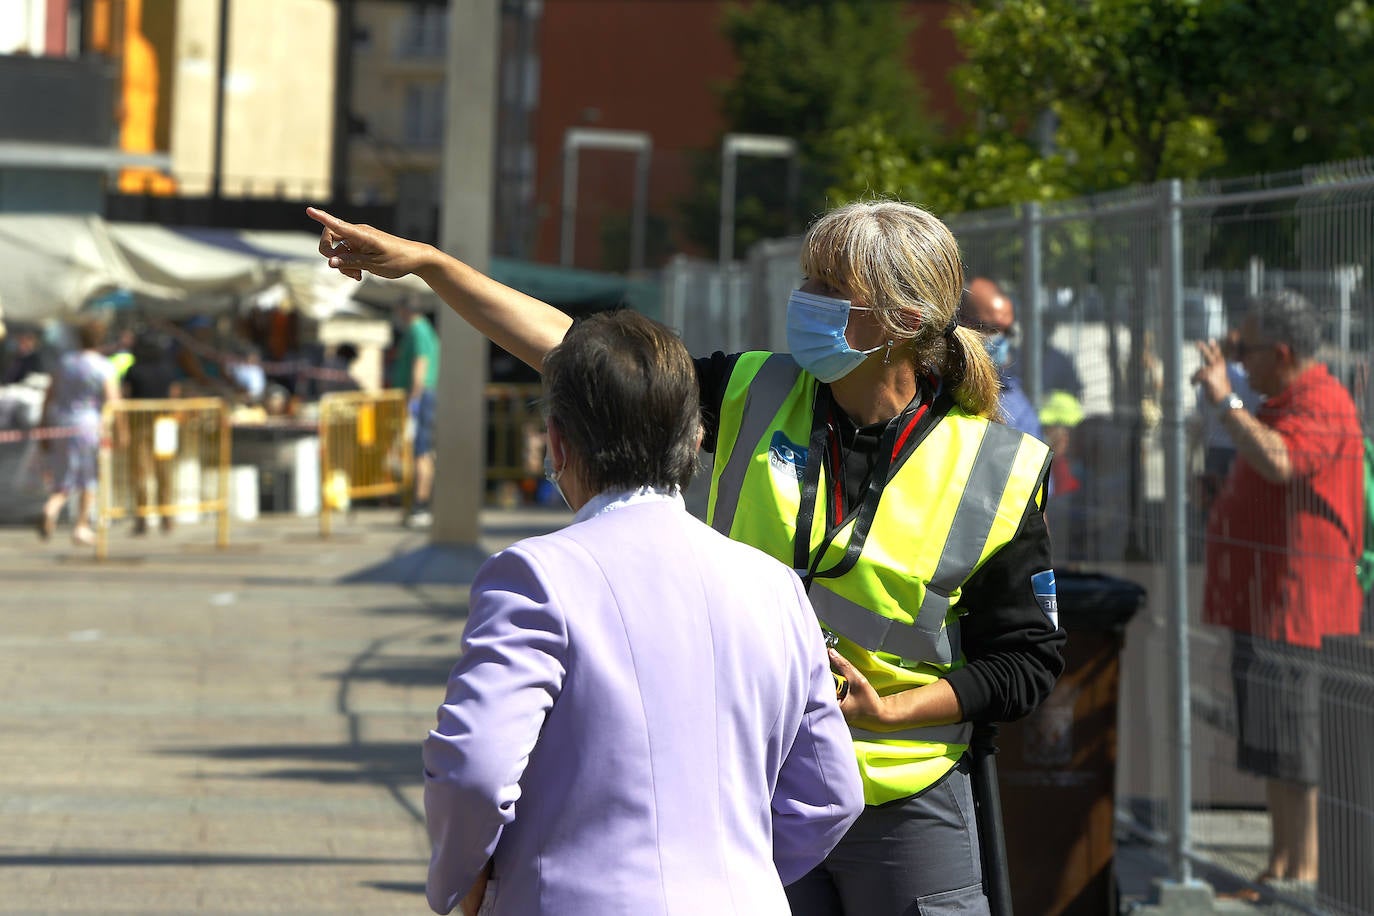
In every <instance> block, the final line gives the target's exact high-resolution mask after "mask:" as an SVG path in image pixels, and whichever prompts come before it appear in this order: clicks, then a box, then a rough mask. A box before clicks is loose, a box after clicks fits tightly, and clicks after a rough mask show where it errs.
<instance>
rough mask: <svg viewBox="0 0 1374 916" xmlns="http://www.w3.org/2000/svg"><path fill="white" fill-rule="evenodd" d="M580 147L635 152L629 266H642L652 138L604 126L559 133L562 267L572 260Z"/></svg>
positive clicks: (571, 129)
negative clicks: (561, 139) (561, 195)
mask: <svg viewBox="0 0 1374 916" xmlns="http://www.w3.org/2000/svg"><path fill="white" fill-rule="evenodd" d="M582 149H603V150H616V151H620V152H627V153H634V154H635V190H634V195H635V197H634V205H633V206H634V211H633V213H632V214H631V217H630V269H631V270H639V269H641V268H643V267H644V239H645V232H646V227H647V225H648V206H649V157H650V155H652V153H653V141H652V140H651V139H650V138H649V135H648V134H646V133H642V132H640V131H636V130H606V129H603V128H597V127H571V128H569V129H568V132H567V133H565V134H564V135H563V228H562V231H561V232H560V235H559V241H560V251H559V258H558V261H559V263H560V264H563V265H564V266H566V267H571V266H572V263H573V250H574V249H573V242H574V241H575V236H576V232H577V155H578V152H579V151H581V150H582Z"/></svg>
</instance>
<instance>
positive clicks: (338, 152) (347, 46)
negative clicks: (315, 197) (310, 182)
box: [329, 0, 357, 213]
mask: <svg viewBox="0 0 1374 916" xmlns="http://www.w3.org/2000/svg"><path fill="white" fill-rule="evenodd" d="M337 15H338V24H337V28H336V29H335V43H336V44H335V48H334V149H333V151H332V152H333V156H332V157H331V158H332V162H331V163H330V168H329V171H330V173H331V174H330V179H331V180H330V192H329V196H330V200H331V201H332V203H333V206H334V208H335V212H336V213H337V212H340V211H344V212H346V210H345V204H346V201H347V198H348V146H349V143H350V142H351V140H350V137H351V136H352V133H353V130H352V126H353V125H352V121H353V30H354V24H355V22H356V20H357V16H356V15H355V12H354V3H353V0H339V2H338V4H337Z"/></svg>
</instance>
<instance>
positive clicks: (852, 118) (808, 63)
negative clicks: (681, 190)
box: [684, 0, 938, 252]
mask: <svg viewBox="0 0 1374 916" xmlns="http://www.w3.org/2000/svg"><path fill="white" fill-rule="evenodd" d="M914 25H915V21H914V20H913V19H912V18H911V15H910V13H909V10H908V4H906V3H903V2H900V0H758V2H753V3H749V4H747V5H739V6H733V7H730V8H728V10H727V12H726V15H725V19H724V21H723V26H722V27H723V30H724V34H725V36H726V37H727V38H728V40H729V41H730V43H731V45H732V47H733V48H734V52H735V58H736V62H737V64H738V70H737V71H736V74H735V76H734V78H733V79H732V80H730V81H729V82H728V83H727V84H725V85H723V86H721V87H720V89H719V95H720V105H721V111H722V113H723V114H724V118H725V124H726V130H727V131H728V132H734V133H754V134H773V135H780V136H785V137H791V138H793V139H795V140H796V141H797V142H798V145H799V146H800V149H801V157H802V160H803V167H802V178H801V182H800V189H799V191H800V200H798V201H797V202H796V210H797V211H799V212H788V210H787V207H786V204H785V193H784V189H785V185H786V168H785V166H784V165H783V164H781V163H779V162H776V161H774V162H768V161H765V160H755V159H750V158H742V159H740V160H739V161H738V170H739V171H738V188H739V192H738V203H737V219H736V232H735V240H736V251H737V252H742V251H744V250H745V249H746V248H747V247H748V246H749V245H750V244H751V243H752V242H753V241H755V240H757V239H759V238H768V237H774V236H778V235H781V234H783V233H785V232H786V231H787V229H788V228H789V226H791V225H794V224H795V223H797V222H798V220H799V218H800V220H801V221H804V220H805V218H806V217H807V216H808V215H810V214H812V213H814V212H816V211H817V210H820V209H822V208H823V207H824V206H825V203H826V199H825V193H826V189H827V188H828V187H830V186H831V185H832V184H834V183H835V181H836V178H837V175H838V174H839V173H840V172H841V171H842V170H844V169H845V168H847V167H848V163H847V162H846V161H845V160H844V158H843V157H842V156H841V155H839V154H838V153H837V148H836V147H835V144H834V142H833V141H834V136H835V134H836V132H837V131H841V130H843V129H845V128H846V127H848V126H850V125H855V124H869V123H871V124H874V125H876V126H877V127H878V128H879V129H881V131H882V132H883V134H884V136H889V137H892V138H894V140H896V142H898V143H900V144H901V145H902V146H904V147H906V148H917V147H920V146H922V145H924V144H926V143H928V142H930V141H931V139H933V138H934V137H936V136H937V135H938V130H937V129H936V127H935V125H934V124H933V123H932V122H931V121H930V119H929V118H928V117H927V116H926V114H925V113H924V107H923V101H922V93H921V90H920V87H919V86H918V84H917V82H916V78H915V76H914V74H913V73H912V71H911V69H910V68H909V66H908V64H907V56H908V53H909V42H908V37H909V35H910V32H911V29H912V28H913V26H914ZM720 167H721V163H720V158H719V152H718V151H717V152H716V153H715V154H714V155H712V156H711V157H709V158H708V157H703V158H702V160H701V161H700V162H698V163H697V166H696V168H695V170H694V171H695V178H696V181H695V182H694V186H695V189H696V191H695V194H694V195H693V196H692V197H691V198H690V199H689V200H688V201H686V202H685V203H684V212H685V216H686V222H687V229H688V234H689V236H690V237H691V238H692V240H693V241H695V242H696V243H697V244H699V245H702V246H703V247H707V248H709V250H711V251H714V250H715V246H716V244H717V237H718V236H717V233H718V228H719V193H720V181H719V175H720Z"/></svg>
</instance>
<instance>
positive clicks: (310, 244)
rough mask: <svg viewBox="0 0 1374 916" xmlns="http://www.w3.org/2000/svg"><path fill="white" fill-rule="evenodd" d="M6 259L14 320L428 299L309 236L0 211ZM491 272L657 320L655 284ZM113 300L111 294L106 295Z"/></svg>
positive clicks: (556, 297) (571, 304) (561, 299)
mask: <svg viewBox="0 0 1374 916" xmlns="http://www.w3.org/2000/svg"><path fill="white" fill-rule="evenodd" d="M0 242H3V243H4V244H5V245H6V247H7V248H8V249H9V252H10V255H11V257H10V259H9V267H8V268H7V270H5V271H3V272H0V302H3V303H4V305H5V310H6V313H7V314H8V316H9V318H10V319H11V320H14V321H41V320H44V319H47V318H60V317H63V316H65V315H70V314H72V313H74V312H77V311H79V310H80V309H82V308H83V307H86V306H88V305H91V304H92V303H96V302H104V303H106V304H108V303H110V302H112V301H117V300H120V301H128V302H131V303H132V305H133V307H136V308H138V309H140V310H142V311H145V312H148V313H151V314H156V315H161V316H164V317H182V316H186V315H191V314H215V313H220V312H224V311H229V310H232V309H237V308H242V307H246V306H247V307H251V306H252V305H253V304H254V303H255V302H256V303H260V304H264V305H269V304H270V305H281V306H285V307H287V308H296V309H300V310H301V311H302V313H304V314H305V315H307V316H308V317H310V318H313V319H317V320H323V319H326V318H329V317H332V316H334V315H337V314H341V313H343V314H347V313H355V314H356V313H358V312H359V311H365V309H360V308H359V307H358V303H363V304H365V305H368V306H375V307H380V308H383V309H385V308H390V307H394V306H395V305H396V304H397V303H398V302H399V301H401V300H402V299H403V298H407V297H418V298H420V299H421V300H422V305H421V307H422V308H426V309H430V310H433V309H437V308H438V307H439V306H440V302H439V300H438V298H437V297H436V296H435V295H434V294H433V292H432V291H431V290H430V289H429V287H428V286H426V285H425V284H424V282H423V281H421V280H419V279H417V278H415V277H405V278H403V279H401V280H381V279H378V278H376V277H373V276H371V275H365V277H364V280H363V282H361V283H358V282H355V281H353V280H350V279H349V278H347V277H345V276H343V275H342V274H340V273H339V272H338V271H336V270H332V269H330V268H329V266H328V265H327V264H326V262H325V260H324V258H322V257H321V256H320V253H319V250H318V245H319V235H317V234H316V233H313V232H295V231H264V230H246V229H213V228H201V227H170V226H162V225H157V224H152V223H125V222H113V223H112V222H106V221H105V220H103V219H101V218H100V217H98V216H78V215H47V214H0ZM490 270H491V275H492V277H493V278H495V279H496V280H498V281H500V282H502V283H504V284H506V285H507V286H511V287H513V288H515V289H518V290H520V291H521V292H523V293H526V294H527V295H530V296H534V297H535V298H538V299H542V300H544V301H545V302H550V303H552V304H554V305H556V306H558V307H559V308H562V309H564V310H565V311H568V312H570V313H572V314H583V313H586V312H592V311H598V310H600V309H604V308H612V307H615V306H620V305H625V306H629V307H631V308H634V309H635V310H637V311H640V312H643V313H645V314H648V315H651V316H657V315H658V313H659V285H658V282H657V281H656V280H653V279H641V278H628V277H624V276H621V275H619V274H608V273H599V272H596V271H590V270H577V269H573V268H566V267H554V266H550V265H545V264H535V263H532V262H528V261H518V260H514V259H510V258H493V259H492V261H491V268H490ZM114 294H118V295H114Z"/></svg>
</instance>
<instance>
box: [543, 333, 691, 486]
mask: <svg viewBox="0 0 1374 916" xmlns="http://www.w3.org/2000/svg"><path fill="white" fill-rule="evenodd" d="M700 400H701V396H700V393H699V390H698V387H697V378H696V368H695V366H694V365H693V363H692V358H691V356H690V355H689V354H688V353H687V348H686V347H685V346H683V343H682V341H681V340H680V339H679V338H678V336H677V335H676V334H675V333H673V331H672V330H670V329H669V328H667V327H665V326H664V325H662V324H659V323H658V322H657V321H654V320H653V319H651V318H646V317H645V316H643V315H640V314H638V313H637V312H632V311H629V310H620V311H613V312H599V313H597V314H595V315H592V316H590V317H587V318H584V319H581V320H579V321H577V322H575V323H574V324H573V326H572V327H571V328H569V329H568V333H567V334H566V335H565V336H564V338H563V340H562V342H561V343H559V344H558V346H556V347H554V348H553V349H552V350H550V351H549V354H548V356H546V357H545V358H544V410H545V414H546V416H547V417H548V418H549V419H551V420H553V421H555V422H557V424H558V428H559V430H560V431H561V432H562V434H563V436H564V437H565V438H566V439H567V440H568V446H569V448H570V449H571V450H572V451H573V452H574V453H575V454H576V455H577V457H578V459H579V462H580V464H581V467H582V470H583V473H584V476H585V478H586V479H585V481H584V482H585V483H586V485H587V486H588V487H590V488H591V490H592V492H594V493H600V492H603V491H605V490H609V489H612V488H617V489H635V488H638V487H643V486H653V487H660V488H665V489H666V488H670V487H686V486H687V484H688V483H690V482H691V479H692V475H693V473H694V472H695V471H696V464H697V442H698V435H699V434H700V431H701V408H700Z"/></svg>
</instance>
